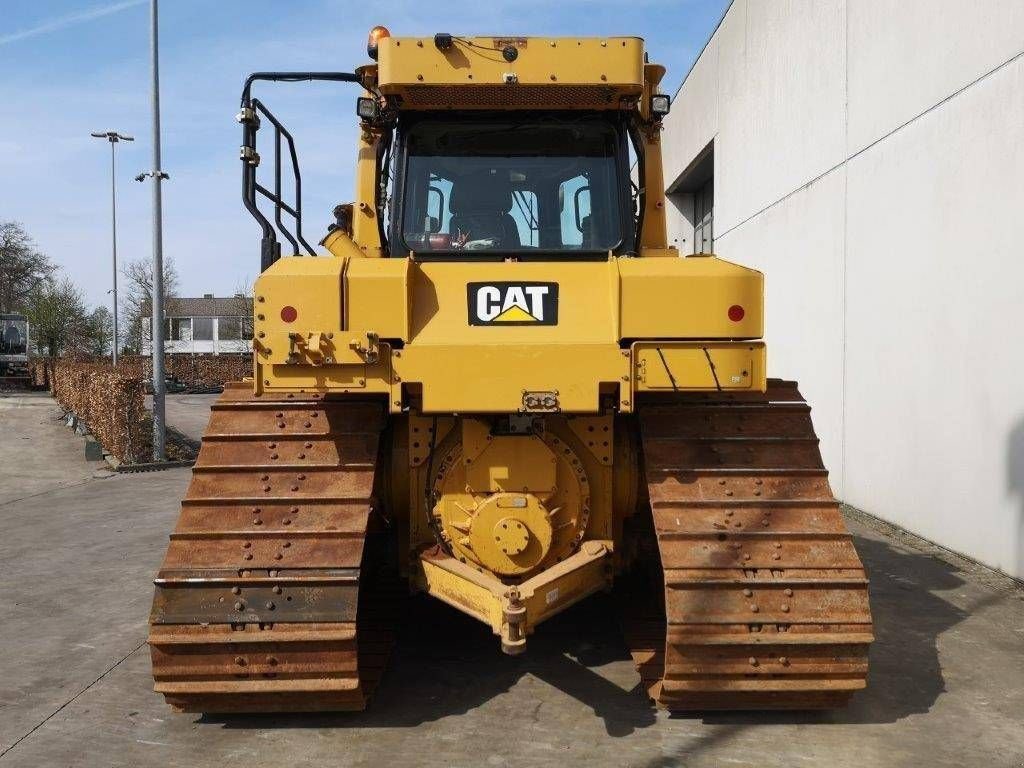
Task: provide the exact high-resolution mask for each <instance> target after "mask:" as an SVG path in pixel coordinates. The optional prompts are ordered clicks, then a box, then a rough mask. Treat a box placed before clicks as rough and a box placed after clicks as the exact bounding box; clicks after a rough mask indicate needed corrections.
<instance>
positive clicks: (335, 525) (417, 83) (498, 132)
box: [149, 27, 872, 713]
mask: <svg viewBox="0 0 1024 768" xmlns="http://www.w3.org/2000/svg"><path fill="white" fill-rule="evenodd" d="M367 52H368V54H369V57H370V60H369V62H368V63H366V64H365V65H363V66H360V67H358V68H357V69H356V70H355V71H354V72H260V73H255V74H253V75H251V76H250V77H249V78H248V79H247V80H246V82H245V85H244V88H243V95H242V99H241V110H240V113H239V115H238V120H239V122H240V123H241V126H242V146H241V151H240V156H241V161H242V197H243V201H244V204H245V206H246V207H247V209H248V210H249V211H250V213H252V215H253V216H254V217H255V219H256V221H257V222H258V223H259V225H260V227H261V230H262V239H261V246H260V254H261V257H260V258H261V274H260V276H259V278H258V280H257V281H256V283H255V287H254V301H253V307H254V318H253V337H254V338H253V375H252V378H251V380H248V379H247V380H245V381H241V382H237V383H234V384H230V385H228V386H227V387H226V388H225V391H224V393H223V395H222V396H221V397H220V398H219V400H218V401H217V402H216V403H215V404H214V405H213V408H212V411H211V416H210V421H209V425H208V429H207V432H206V434H205V436H204V437H203V440H202V447H201V450H200V453H199V455H198V459H197V461H196V463H195V466H194V468H193V476H192V480H191V484H190V486H189V488H188V491H187V494H186V496H185V498H184V500H183V501H182V504H181V514H180V518H179V520H178V522H177V525H176V527H175V529H174V531H173V533H172V534H171V536H170V543H169V546H168V548H167V552H166V556H165V559H164V561H163V563H162V565H161V566H160V569H159V572H158V574H157V576H156V579H155V595H154V600H153V606H152V612H151V616H150V634H149V645H150V648H151V655H152V668H153V677H154V680H155V690H156V691H157V692H159V693H161V694H163V695H164V697H165V699H166V701H167V702H168V703H169V704H170V705H171V706H172V707H173V708H174V709H176V710H179V711H187V712H207V713H220V712H260V711H271V712H279V711H300V712H301V711H319V710H359V709H363V708H364V707H366V706H367V703H368V701H369V699H370V696H371V695H372V693H373V691H374V688H375V686H376V685H377V683H378V681H379V680H380V679H381V676H382V674H383V673H384V669H385V665H386V662H387V659H388V656H389V653H390V652H391V648H392V644H393V638H394V635H395V625H396V621H397V618H398V616H399V615H400V612H401V606H402V601H403V600H405V599H407V598H408V596H409V594H410V592H411V593H423V594H425V595H428V596H430V597H433V598H436V599H438V600H440V601H442V602H444V603H447V604H448V605H449V606H452V607H454V608H455V609H456V610H458V611H462V612H464V613H466V614H469V615H470V616H472V617H475V618H476V619H478V620H479V621H480V622H482V623H483V624H485V625H486V626H488V627H489V628H490V629H491V630H492V631H493V634H494V635H495V637H496V639H497V642H498V643H499V644H500V649H501V650H502V651H504V652H505V653H507V654H522V653H529V647H530V637H531V635H532V634H533V633H535V632H543V631H544V626H543V624H544V622H545V621H546V620H547V619H549V618H551V617H552V616H555V615H556V614H559V613H560V612H562V611H564V610H566V609H567V608H568V607H570V606H572V605H574V604H576V603H578V602H580V601H582V600H584V599H586V598H588V596H591V595H594V594H596V593H601V592H610V593H611V594H612V597H611V598H608V604H609V605H610V606H614V607H615V608H614V610H615V611H616V612H617V613H618V616H617V620H618V621H620V622H621V626H622V634H623V637H624V639H625V642H626V643H627V645H628V647H629V650H630V653H631V655H632V657H633V659H634V661H635V664H636V668H637V670H638V673H639V677H640V685H641V686H642V690H643V691H644V692H645V693H646V695H647V696H648V697H649V699H650V700H652V701H653V702H655V703H656V704H657V705H658V706H660V707H663V708H667V709H669V710H672V711H701V710H716V709H747V710H749V709H812V708H827V707H835V706H841V705H843V704H844V703H845V702H846V701H847V700H848V699H849V697H850V696H851V695H852V694H854V693H855V692H856V691H857V690H859V689H862V688H863V687H864V686H865V684H866V676H867V652H868V647H869V644H870V643H871V642H872V621H871V614H870V610H869V606H868V596H867V578H866V575H865V571H864V568H863V566H862V564H861V561H860V559H859V557H858V554H857V552H856V550H855V548H854V545H853V542H852V540H851V536H850V534H849V532H848V531H847V529H846V527H845V524H844V521H843V518H842V515H841V512H840V508H839V504H838V503H837V501H836V499H835V498H834V497H833V494H832V491H831V490H830V486H829V482H828V473H827V471H826V469H825V467H824V465H823V463H822V459H821V454H820V451H819V446H818V439H817V437H816V435H815V432H814V428H813V426H812V423H811V418H810V407H809V406H808V404H807V403H806V401H805V400H804V399H803V397H802V396H801V395H800V393H799V391H798V389H797V386H796V384H795V383H793V382H788V381H782V380H775V379H768V378H767V374H766V348H765V342H764V340H763V336H764V311H763V305H764V278H763V275H762V274H761V273H759V272H758V271H755V270H753V269H749V268H746V267H744V266H741V265H738V264H734V263H730V262H728V261H725V260H723V259H719V258H717V257H715V256H713V255H711V254H694V255H691V256H681V255H680V253H679V251H678V250H677V249H676V248H674V247H672V246H671V245H670V244H669V243H668V238H667V234H666V194H665V184H664V179H663V171H662V157H661V154H662V153H661V133H662V128H663V118H664V117H665V115H666V114H668V112H669V110H670V108H671V99H670V97H669V96H668V95H666V94H664V93H662V92H661V90H660V89H659V84H660V82H661V81H662V78H663V76H664V74H665V69H664V67H662V66H660V65H658V64H653V63H649V61H648V58H647V54H646V53H645V50H644V42H643V40H642V39H639V38H635V37H608V38H564V37H558V38H553V37H552V38H548V37H516V36H507V37H486V36H484V37H480V36H475V37H466V36H459V35H455V34H448V33H438V34H436V35H434V36H433V37H430V36H426V37H398V36H391V34H390V32H388V30H387V29H385V28H383V27H378V28H375V29H374V30H373V31H372V32H371V34H370V39H369V44H368V47H367ZM314 80H315V81H328V82H340V83H353V84H355V85H356V86H357V88H358V89H359V90H358V95H356V94H355V93H354V94H353V95H355V97H356V98H355V113H356V118H357V119H358V147H357V152H356V158H357V159H356V164H355V199H354V201H353V202H351V203H346V204H342V205H338V206H337V207H336V208H335V209H334V211H333V221H332V223H331V224H330V226H329V227H328V231H327V234H326V236H325V237H324V238H323V239H322V240H321V241H320V243H319V248H317V247H315V246H313V245H311V244H310V243H309V242H308V240H307V237H306V235H305V234H304V233H303V230H302V202H301V172H300V167H299V162H298V155H297V152H296V147H295V141H294V139H293V137H292V135H291V133H290V132H289V131H288V129H287V127H286V126H285V124H284V123H283V122H282V121H281V120H280V119H279V118H278V117H277V116H275V115H274V114H273V113H272V112H271V110H270V109H269V108H268V106H267V105H266V104H265V103H264V102H263V101H262V100H260V99H259V98H257V97H256V96H253V88H254V86H255V84H256V83H259V82H299V81H314ZM261 131H262V132H263V135H264V136H266V135H267V133H270V134H271V135H272V141H271V142H270V145H271V148H270V149H268V148H267V147H265V146H264V147H262V149H263V154H264V155H265V157H261V154H260V151H259V149H260V147H258V146H257V135H258V134H259V133H260V132H261ZM264 143H266V140H265V142H264ZM271 158H272V162H271ZM261 164H262V166H263V169H264V170H263V171H260V168H261ZM271 165H272V172H270V171H268V170H267V169H268V166H271ZM289 175H290V177H291V178H290V179H289ZM282 247H284V248H285V254H284V255H282ZM289 251H290V253H289ZM615 619H616V617H612V616H609V621H612V620H615ZM440 620H443V619H440ZM638 701H639V699H638Z"/></svg>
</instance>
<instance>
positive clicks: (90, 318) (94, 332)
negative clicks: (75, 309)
mask: <svg viewBox="0 0 1024 768" xmlns="http://www.w3.org/2000/svg"><path fill="white" fill-rule="evenodd" d="M113 340H114V314H113V313H112V312H111V311H110V310H109V309H107V308H106V307H105V306H103V305H102V304H101V305H100V306H98V307H96V308H95V309H93V311H92V312H90V313H89V314H88V315H87V316H86V318H85V333H84V334H83V337H82V344H83V349H82V351H83V352H84V353H85V354H87V355H91V356H93V357H106V356H107V355H109V354H110V350H111V348H112V342H113Z"/></svg>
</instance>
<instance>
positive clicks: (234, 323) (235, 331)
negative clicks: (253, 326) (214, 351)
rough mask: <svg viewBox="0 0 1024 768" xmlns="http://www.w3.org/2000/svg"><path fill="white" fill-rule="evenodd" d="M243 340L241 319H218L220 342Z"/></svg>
mask: <svg viewBox="0 0 1024 768" xmlns="http://www.w3.org/2000/svg"><path fill="white" fill-rule="evenodd" d="M240 338H242V322H241V318H239V317H219V318H217V339H218V341H238V340H239V339H240Z"/></svg>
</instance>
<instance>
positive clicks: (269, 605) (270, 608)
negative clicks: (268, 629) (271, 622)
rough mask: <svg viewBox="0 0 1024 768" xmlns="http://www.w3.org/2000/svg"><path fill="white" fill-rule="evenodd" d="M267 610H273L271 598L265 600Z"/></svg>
mask: <svg viewBox="0 0 1024 768" xmlns="http://www.w3.org/2000/svg"><path fill="white" fill-rule="evenodd" d="M267 610H268V611H272V610H274V602H273V600H267Z"/></svg>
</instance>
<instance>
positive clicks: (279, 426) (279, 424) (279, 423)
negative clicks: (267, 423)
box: [277, 421, 284, 429]
mask: <svg viewBox="0 0 1024 768" xmlns="http://www.w3.org/2000/svg"><path fill="white" fill-rule="evenodd" d="M277 428H278V429H284V422H283V421H279V422H277Z"/></svg>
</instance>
